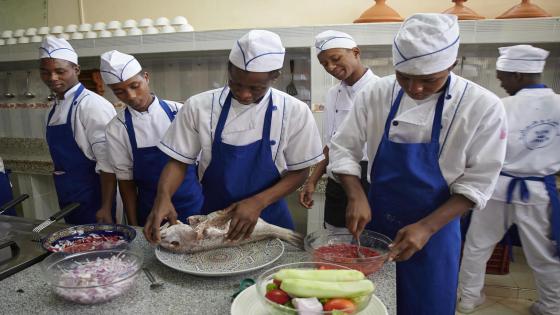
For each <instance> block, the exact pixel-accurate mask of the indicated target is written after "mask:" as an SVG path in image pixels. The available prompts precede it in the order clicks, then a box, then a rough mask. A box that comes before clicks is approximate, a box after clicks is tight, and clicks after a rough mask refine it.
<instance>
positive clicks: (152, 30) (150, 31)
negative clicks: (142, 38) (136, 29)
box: [144, 26, 159, 35]
mask: <svg viewBox="0 0 560 315" xmlns="http://www.w3.org/2000/svg"><path fill="white" fill-rule="evenodd" d="M157 33H159V31H158V29H157V28H155V27H153V26H149V27H147V28H146V29H145V30H144V34H148V35H152V34H157Z"/></svg>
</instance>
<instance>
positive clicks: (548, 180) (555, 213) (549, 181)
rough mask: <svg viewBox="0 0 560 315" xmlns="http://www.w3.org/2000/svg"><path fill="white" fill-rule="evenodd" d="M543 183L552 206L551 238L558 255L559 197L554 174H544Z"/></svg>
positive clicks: (559, 231)
mask: <svg viewBox="0 0 560 315" xmlns="http://www.w3.org/2000/svg"><path fill="white" fill-rule="evenodd" d="M544 184H545V186H546V190H547V192H548V197H549V198H550V204H551V206H552V213H551V215H550V226H551V231H552V240H553V241H555V242H556V244H555V245H556V255H558V257H560V198H558V190H557V189H556V178H555V176H554V175H548V176H545V177H544Z"/></svg>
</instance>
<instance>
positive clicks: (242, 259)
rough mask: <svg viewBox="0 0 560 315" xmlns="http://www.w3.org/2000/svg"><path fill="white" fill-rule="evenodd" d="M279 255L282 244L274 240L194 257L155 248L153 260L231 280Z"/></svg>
mask: <svg viewBox="0 0 560 315" xmlns="http://www.w3.org/2000/svg"><path fill="white" fill-rule="evenodd" d="M283 253H284V243H282V241H281V240H279V239H277V238H275V239H268V240H262V241H258V242H252V243H247V244H243V245H240V246H234V247H225V248H217V249H213V250H209V251H205V252H198V253H194V254H176V253H173V252H170V251H167V250H165V249H164V248H161V247H159V246H158V247H157V248H156V257H157V259H158V260H159V261H160V262H161V263H162V264H164V265H166V266H168V267H171V268H173V269H175V270H178V271H182V272H185V273H189V274H193V275H197V276H206V277H218V276H232V275H236V274H240V273H245V272H249V271H253V270H257V269H260V268H263V267H266V266H268V265H270V264H272V263H273V262H275V261H276V260H277V259H278V258H280V256H282V254H283Z"/></svg>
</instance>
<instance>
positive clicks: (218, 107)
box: [158, 86, 324, 179]
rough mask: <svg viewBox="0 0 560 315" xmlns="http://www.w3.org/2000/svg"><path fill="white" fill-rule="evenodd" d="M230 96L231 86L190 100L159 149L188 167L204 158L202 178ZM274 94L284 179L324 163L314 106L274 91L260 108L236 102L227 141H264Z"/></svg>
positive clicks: (276, 145) (274, 135)
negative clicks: (264, 132) (285, 175)
mask: <svg viewBox="0 0 560 315" xmlns="http://www.w3.org/2000/svg"><path fill="white" fill-rule="evenodd" d="M228 93H229V87H227V86H226V87H224V88H219V89H215V90H211V91H207V92H203V93H200V94H197V95H195V96H192V97H191V98H189V99H188V100H187V101H186V103H185V105H184V106H183V108H181V110H179V113H178V114H177V116H176V118H175V120H174V121H173V123H172V124H171V127H169V130H168V131H167V133H166V135H165V137H164V138H163V140H162V141H161V142H160V144H159V145H158V148H159V149H160V150H162V151H163V152H165V153H166V154H167V155H169V156H170V157H172V158H173V159H176V160H178V161H181V162H183V163H187V164H193V163H194V162H195V161H196V160H197V156H198V155H199V153H200V154H201V155H200V164H199V169H198V172H199V178H200V179H202V178H203V175H204V171H205V170H206V168H207V167H208V165H209V164H210V161H211V159H212V141H213V140H214V138H213V137H214V133H215V129H216V126H217V124H218V118H219V117H220V113H221V111H222V106H223V105H224V103H225V100H226V97H227V95H228ZM271 93H272V97H273V100H272V103H273V105H274V107H273V111H272V122H271V129H270V143H271V146H272V147H271V151H272V159H273V161H274V163H275V165H276V168H277V169H278V172H279V173H280V174H283V173H284V172H286V171H293V170H299V169H303V168H306V167H308V166H311V165H314V164H316V163H318V162H320V161H321V160H322V159H323V158H324V157H323V152H322V151H323V150H322V145H321V137H320V135H319V130H318V128H317V125H316V124H315V120H314V119H313V115H312V114H311V111H310V110H309V107H308V106H307V105H306V104H305V103H303V102H301V101H299V100H297V99H296V98H294V97H292V96H290V95H288V94H286V93H284V92H281V91H279V90H276V89H274V88H271V89H269V91H268V92H267V93H266V94H265V96H264V97H263V98H262V100H261V101H260V102H259V103H258V104H251V105H243V104H240V103H239V102H237V101H236V100H235V99H233V98H232V100H231V106H232V107H231V110H230V112H229V113H228V117H227V120H226V123H225V127H224V130H223V133H222V141H223V142H224V143H227V144H230V145H236V146H241V145H247V144H250V143H253V142H255V141H257V140H260V139H261V138H262V129H263V123H264V116H265V113H266V108H267V106H268V100H269V97H270V95H271Z"/></svg>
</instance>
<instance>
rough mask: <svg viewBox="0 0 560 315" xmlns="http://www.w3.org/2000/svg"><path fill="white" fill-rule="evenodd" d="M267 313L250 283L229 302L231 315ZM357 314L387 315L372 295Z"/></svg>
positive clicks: (259, 314)
mask: <svg viewBox="0 0 560 315" xmlns="http://www.w3.org/2000/svg"><path fill="white" fill-rule="evenodd" d="M247 314H251V315H268V311H267V310H266V308H265V307H264V305H263V304H262V302H261V301H260V299H259V296H258V293H257V287H256V285H254V284H253V285H252V286H250V287H248V288H247V289H245V290H243V292H241V293H239V295H238V296H237V297H236V298H235V300H233V303H232V304H231V315H247ZM358 314H359V315H388V314H389V313H388V312H387V307H385V304H383V302H381V300H380V299H379V298H378V297H377V296H375V295H373V296H372V297H371V300H370V302H369V305H368V306H367V307H366V308H365V309H363V310H362V311H361V312H360V313H358Z"/></svg>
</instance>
